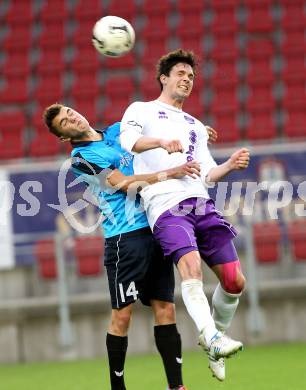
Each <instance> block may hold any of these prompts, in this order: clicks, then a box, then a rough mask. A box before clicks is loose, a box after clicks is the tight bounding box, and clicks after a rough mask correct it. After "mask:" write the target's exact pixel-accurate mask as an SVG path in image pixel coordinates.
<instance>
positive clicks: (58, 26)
mask: <svg viewBox="0 0 306 390" xmlns="http://www.w3.org/2000/svg"><path fill="white" fill-rule="evenodd" d="M37 44H38V46H39V48H40V49H42V50H45V49H46V50H48V49H60V48H63V47H64V46H65V44H66V37H65V34H64V23H63V22H57V23H52V24H48V25H45V26H44V27H43V30H42V32H41V33H40V35H39V37H38V38H37Z"/></svg>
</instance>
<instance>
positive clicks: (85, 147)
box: [71, 122, 148, 238]
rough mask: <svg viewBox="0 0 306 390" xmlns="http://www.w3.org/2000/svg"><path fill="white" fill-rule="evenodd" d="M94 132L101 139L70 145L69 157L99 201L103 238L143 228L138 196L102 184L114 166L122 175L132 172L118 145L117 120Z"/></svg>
mask: <svg viewBox="0 0 306 390" xmlns="http://www.w3.org/2000/svg"><path fill="white" fill-rule="evenodd" d="M98 132H99V133H101V134H102V135H103V139H102V140H101V141H86V142H78V143H75V144H73V145H72V146H73V150H72V152H71V157H72V158H73V159H72V169H73V172H74V173H75V174H76V175H77V176H82V178H83V179H84V181H85V182H86V183H87V184H88V185H89V187H90V190H91V192H92V193H93V194H94V195H95V196H96V197H97V199H98V201H99V208H100V210H101V212H102V214H103V215H104V217H105V218H104V221H103V223H102V225H103V229H104V236H105V238H109V237H113V236H116V235H118V234H122V233H127V232H130V231H133V230H137V229H141V228H143V227H147V226H148V221H147V218H146V214H145V212H144V211H143V208H142V207H141V205H140V196H139V195H136V198H135V196H134V197H133V196H132V197H128V196H127V194H126V193H125V192H123V191H121V190H115V189H113V188H109V187H107V186H106V185H105V178H106V176H107V174H108V173H110V171H111V170H114V169H118V170H119V171H120V172H122V173H123V174H124V175H126V176H131V175H133V174H134V171H133V155H132V154H130V153H129V152H127V151H126V150H124V149H122V148H121V146H120V141H119V134H120V122H117V123H115V124H113V125H111V126H109V127H107V128H106V129H103V130H102V131H98Z"/></svg>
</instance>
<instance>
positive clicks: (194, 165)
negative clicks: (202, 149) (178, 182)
mask: <svg viewBox="0 0 306 390" xmlns="http://www.w3.org/2000/svg"><path fill="white" fill-rule="evenodd" d="M171 176H172V178H173V179H179V178H181V177H184V176H190V177H192V178H193V179H196V178H197V177H198V176H201V167H200V164H199V163H198V162H197V161H194V160H193V161H188V162H186V163H185V164H183V165H179V166H178V167H175V168H173V174H172V175H171Z"/></svg>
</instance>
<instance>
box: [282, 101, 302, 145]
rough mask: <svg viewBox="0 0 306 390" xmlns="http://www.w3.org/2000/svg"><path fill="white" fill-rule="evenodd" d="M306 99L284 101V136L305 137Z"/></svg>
mask: <svg viewBox="0 0 306 390" xmlns="http://www.w3.org/2000/svg"><path fill="white" fill-rule="evenodd" d="M305 107H306V99H304V100H298V101H294V100H293V101H292V100H290V101H286V100H285V101H284V109H285V124H284V127H283V132H284V135H286V136H287V137H290V138H294V137H304V138H305V137H306V125H305V124H306V113H305Z"/></svg>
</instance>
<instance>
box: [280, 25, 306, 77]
mask: <svg viewBox="0 0 306 390" xmlns="http://www.w3.org/2000/svg"><path fill="white" fill-rule="evenodd" d="M305 52H306V40H305V39H304V32H303V31H302V32H301V33H296V31H295V32H294V34H292V35H291V34H288V33H286V34H285V36H284V40H283V42H282V44H281V54H282V56H283V67H282V77H286V76H287V75H290V77H291V76H293V75H295V76H297V77H303V75H305V71H306V63H305Z"/></svg>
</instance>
